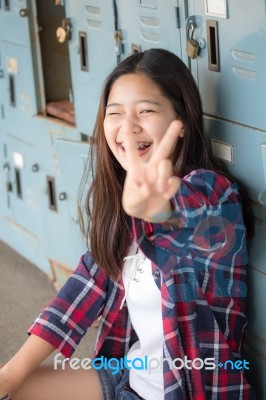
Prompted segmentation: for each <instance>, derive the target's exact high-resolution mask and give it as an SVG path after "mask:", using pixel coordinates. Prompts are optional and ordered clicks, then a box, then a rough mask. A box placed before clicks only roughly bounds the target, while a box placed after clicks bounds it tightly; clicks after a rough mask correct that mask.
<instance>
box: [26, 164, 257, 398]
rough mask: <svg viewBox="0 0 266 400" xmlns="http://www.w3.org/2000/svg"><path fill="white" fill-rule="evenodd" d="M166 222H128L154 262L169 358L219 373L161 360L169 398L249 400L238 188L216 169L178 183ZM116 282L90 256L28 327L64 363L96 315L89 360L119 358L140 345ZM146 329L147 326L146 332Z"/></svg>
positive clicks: (120, 286) (120, 285)
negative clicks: (198, 362) (210, 363)
mask: <svg viewBox="0 0 266 400" xmlns="http://www.w3.org/2000/svg"><path fill="white" fill-rule="evenodd" d="M171 201H172V205H173V209H174V211H173V214H172V216H171V218H170V219H169V220H168V221H167V222H164V223H156V224H151V223H147V222H144V221H142V220H139V219H133V220H132V221H133V233H134V238H135V240H136V242H137V244H138V245H139V247H140V249H141V250H142V252H143V253H144V254H145V255H146V256H147V257H148V258H149V259H150V260H151V262H152V268H153V276H154V280H155V282H156V284H157V285H158V287H160V289H161V298H162V318H163V330H164V343H163V354H164V357H165V358H171V359H172V360H174V359H176V358H181V359H184V357H185V356H186V357H187V359H188V360H194V359H196V358H201V359H202V360H205V359H206V358H213V359H215V363H216V367H215V368H214V369H212V370H207V369H206V368H202V369H196V368H191V369H188V368H182V369H174V368H173V369H171V368H170V366H169V364H168V362H164V363H163V374H164V393H165V395H164V398H165V400H177V399H180V400H181V399H183V400H188V399H193V400H203V399H209V400H214V399H216V400H229V399H230V400H233V399H235V400H239V399H241V400H248V399H251V398H252V390H251V388H250V385H249V384H248V382H247V381H246V378H245V376H244V371H243V370H242V369H241V370H239V369H236V368H232V365H231V366H230V365H229V366H227V367H226V368H225V367H223V366H222V364H223V365H224V363H225V362H226V361H227V360H231V361H233V362H235V361H236V360H238V359H240V348H241V343H242V335H243V330H244V327H245V325H246V317H245V313H244V312H245V300H246V294H247V288H246V267H245V266H246V264H247V261H248V259H247V251H246V242H245V237H246V233H245V227H244V224H243V219H242V211H241V205H240V202H239V194H238V190H237V187H236V185H235V184H232V183H231V182H230V181H228V180H227V179H226V178H225V177H224V176H222V175H218V174H216V173H214V172H213V171H208V170H196V171H193V172H192V173H191V174H189V175H187V176H186V177H185V178H183V179H182V183H181V187H180V190H179V191H178V193H177V194H176V196H175V197H174V198H173V199H172V200H171ZM124 293H125V291H124V287H123V281H122V278H121V277H120V279H119V280H118V281H115V280H113V279H111V278H110V277H108V276H107V275H106V273H105V272H104V271H103V270H102V269H101V268H99V266H98V265H96V264H95V263H94V261H93V260H92V258H91V256H90V253H89V252H88V253H86V254H85V255H84V256H83V257H82V258H81V260H80V262H79V264H78V266H77V268H76V270H75V271H74V272H73V275H72V276H71V277H70V278H69V279H68V281H67V282H66V284H65V285H64V287H63V288H62V289H61V290H60V292H59V293H58V295H57V296H56V298H55V299H54V300H52V302H51V303H50V304H49V305H48V307H47V308H46V309H45V310H44V311H43V312H42V313H41V314H40V315H39V317H38V318H37V319H36V321H35V322H34V324H33V325H32V326H31V328H30V329H29V332H30V333H33V334H35V335H38V336H40V337H41V338H43V339H45V340H47V341H48V342H49V343H51V344H52V345H53V346H55V347H56V348H58V350H59V351H60V352H61V353H62V354H63V355H64V356H66V357H69V356H71V355H72V353H73V352H74V350H75V347H76V346H77V345H78V343H79V341H80V339H81V338H82V336H83V335H84V334H85V333H86V331H87V329H88V328H89V326H90V325H91V324H92V323H93V321H95V319H96V318H97V317H99V316H100V315H101V316H102V318H101V323H100V327H99V334H98V340H97V343H96V349H95V356H98V357H99V356H100V355H104V356H105V357H107V358H111V357H115V358H122V357H123V356H124V355H126V354H127V353H128V350H129V348H130V346H131V345H132V344H133V343H134V342H135V341H136V340H137V337H136V334H135V332H134V330H133V328H132V325H131V322H130V317H129V314H128V311H127V306H126V303H124V305H123V307H122V308H121V310H120V306H121V304H122V303H123V297H124ZM147 329H149V327H148V326H147Z"/></svg>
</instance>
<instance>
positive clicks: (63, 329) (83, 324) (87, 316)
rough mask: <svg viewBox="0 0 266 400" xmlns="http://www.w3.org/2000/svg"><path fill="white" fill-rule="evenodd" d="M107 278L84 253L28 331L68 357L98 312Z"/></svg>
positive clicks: (100, 308) (105, 289)
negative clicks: (62, 285)
mask: <svg viewBox="0 0 266 400" xmlns="http://www.w3.org/2000/svg"><path fill="white" fill-rule="evenodd" d="M108 282H109V279H108V278H107V276H106V275H105V273H104V272H103V271H102V270H101V269H100V268H98V267H97V265H96V264H94V263H93V260H92V258H91V257H90V254H89V253H86V254H85V256H83V257H82V258H81V259H80V262H79V264H78V266H77V268H76V270H75V271H74V272H73V274H72V275H71V276H70V278H69V279H68V280H67V282H66V284H65V285H64V287H63V288H62V289H61V290H60V291H59V293H58V295H57V296H56V297H55V298H54V299H53V300H52V301H51V302H50V304H49V305H48V306H47V307H46V308H45V310H44V311H43V312H42V313H41V314H40V315H39V316H38V317H37V319H36V320H35V321H34V323H33V325H32V326H31V327H30V328H29V330H28V333H29V334H31V333H33V334H35V335H37V336H39V337H41V338H42V339H44V340H46V341H47V342H49V343H50V344H52V345H53V346H54V347H55V348H57V349H58V350H59V351H60V352H61V353H62V354H63V355H64V356H65V357H70V356H71V355H72V354H73V352H74V350H75V348H76V347H77V345H78V343H79V342H80V340H81V338H82V337H83V336H84V335H85V333H86V331H87V329H88V327H89V326H90V325H91V324H92V322H93V321H94V320H95V319H96V318H97V317H98V315H100V313H101V311H102V309H103V307H104V302H105V298H106V296H107V293H108Z"/></svg>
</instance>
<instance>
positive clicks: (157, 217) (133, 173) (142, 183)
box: [122, 120, 184, 222]
mask: <svg viewBox="0 0 266 400" xmlns="http://www.w3.org/2000/svg"><path fill="white" fill-rule="evenodd" d="M183 135H184V131H183V124H182V122H181V121H179V120H176V121H173V122H172V123H171V124H170V126H169V128H168V129H167V131H166V133H165V135H164V136H163V138H162V140H161V141H160V143H159V145H158V147H157V148H156V149H154V152H153V153H152V155H151V157H150V158H149V160H148V161H143V160H142V159H141V157H140V156H139V153H138V149H137V146H136V142H135V139H134V137H133V136H131V135H127V136H126V137H125V149H126V157H127V176H126V180H125V185H124V190H123V197H122V204H123V208H124V210H125V212H126V213H127V214H128V215H130V216H132V217H136V218H140V219H143V220H145V221H150V222H162V221H164V220H167V219H168V218H169V216H170V213H171V204H170V201H169V199H170V198H171V197H172V196H173V195H174V194H175V193H176V192H177V191H178V189H179V186H180V178H178V177H177V176H172V161H171V160H170V157H171V155H172V152H173V150H174V148H175V145H176V143H177V140H178V138H179V137H182V136H183Z"/></svg>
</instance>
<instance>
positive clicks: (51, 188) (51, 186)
mask: <svg viewBox="0 0 266 400" xmlns="http://www.w3.org/2000/svg"><path fill="white" fill-rule="evenodd" d="M47 189H48V197H49V208H50V209H51V210H54V211H57V207H56V195H55V180H54V178H53V177H52V176H47Z"/></svg>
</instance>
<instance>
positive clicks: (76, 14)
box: [65, 0, 116, 135]
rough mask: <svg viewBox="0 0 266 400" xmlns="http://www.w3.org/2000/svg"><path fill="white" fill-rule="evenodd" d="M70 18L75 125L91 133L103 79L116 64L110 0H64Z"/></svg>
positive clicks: (112, 13) (84, 131)
mask: <svg viewBox="0 0 266 400" xmlns="http://www.w3.org/2000/svg"><path fill="white" fill-rule="evenodd" d="M65 3H66V15H67V17H70V18H71V25H72V35H71V40H70V42H69V52H70V63H71V75H72V85H73V96H74V105H75V113H76V125H77V128H78V129H79V131H80V132H82V133H85V134H88V135H91V134H92V131H93V127H94V123H95V117H96V114H97V108H98V103H99V97H100V92H101V87H102V83H103V81H104V79H105V77H106V76H107V75H108V74H109V73H110V72H111V69H112V68H113V67H114V66H115V64H116V54H115V39H114V10H113V2H112V1H111V0H89V1H85V0H82V1H76V0H66V1H65Z"/></svg>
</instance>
